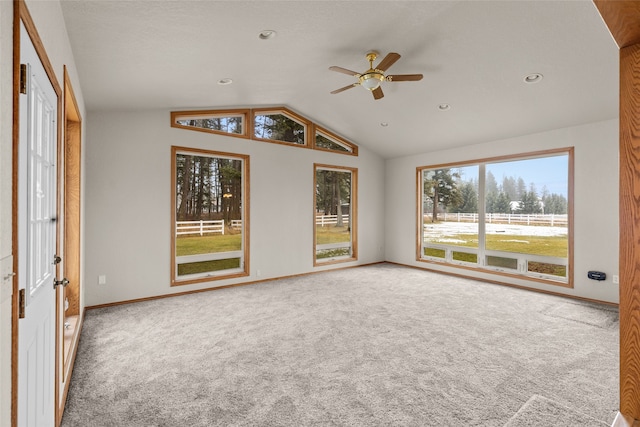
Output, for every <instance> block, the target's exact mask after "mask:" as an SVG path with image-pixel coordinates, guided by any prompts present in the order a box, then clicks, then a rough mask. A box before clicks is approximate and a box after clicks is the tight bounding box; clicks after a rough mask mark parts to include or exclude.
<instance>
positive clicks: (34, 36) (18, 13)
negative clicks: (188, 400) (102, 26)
mask: <svg viewBox="0 0 640 427" xmlns="http://www.w3.org/2000/svg"><path fill="white" fill-rule="evenodd" d="M21 23H22V24H24V26H25V28H26V30H27V34H28V35H29V37H30V38H31V41H32V43H33V46H34V47H35V50H36V52H37V54H38V57H39V58H40V61H41V62H42V65H43V67H44V69H45V71H46V73H47V77H48V78H49V81H50V82H51V85H52V86H53V90H54V92H55V93H56V97H57V132H56V133H57V138H58V139H57V144H58V155H59V154H60V148H61V143H62V139H61V137H62V127H61V123H62V90H61V88H60V84H59V83H58V80H57V78H56V74H55V72H54V70H53V67H52V65H51V62H50V61H49V57H48V56H47V53H46V51H45V48H44V44H43V43H42V39H41V38H40V35H39V34H38V31H37V29H36V26H35V24H34V22H33V19H32V18H31V14H30V13H29V10H28V9H27V5H26V4H25V1H24V0H13V123H12V189H11V211H12V212H11V222H12V225H11V233H12V236H11V250H12V252H13V271H14V272H15V273H16V274H15V275H14V276H13V289H12V291H13V292H12V297H11V425H12V426H17V425H18V363H19V354H18V319H19V316H18V289H19V286H18V283H19V280H20V276H19V270H18V258H19V256H18V253H19V252H18V246H19V241H18V178H19V170H18V169H19V164H18V150H19V147H20V24H21ZM56 200H60V195H59V194H57V195H56ZM58 205H59V203H58ZM59 212H60V206H58V212H57V213H56V216H59ZM59 224H60V222H58V225H57V227H58V229H59V227H60V225H59ZM56 235H58V236H59V232H58V231H56ZM56 240H57V242H56V248H57V250H59V247H60V241H59V238H58V239H56ZM55 382H56V384H57V382H58V380H57V378H56V380H55ZM52 391H53V392H55V390H52ZM54 413H55V419H57V417H58V414H57V405H55V409H54Z"/></svg>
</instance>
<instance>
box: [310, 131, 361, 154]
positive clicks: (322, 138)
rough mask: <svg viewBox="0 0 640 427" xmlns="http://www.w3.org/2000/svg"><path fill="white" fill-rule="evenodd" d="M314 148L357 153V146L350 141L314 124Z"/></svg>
mask: <svg viewBox="0 0 640 427" xmlns="http://www.w3.org/2000/svg"><path fill="white" fill-rule="evenodd" d="M313 148H315V149H316V150H324V151H337V152H342V153H345V154H353V155H354V156H357V155H358V147H357V146H356V145H355V144H352V143H350V142H349V141H347V140H346V139H344V138H340V137H339V136H337V135H336V134H334V133H332V132H329V131H328V130H326V129H324V128H321V127H319V126H316V128H315V140H314V146H313Z"/></svg>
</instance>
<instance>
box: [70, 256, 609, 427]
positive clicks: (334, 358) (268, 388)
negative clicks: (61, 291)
mask: <svg viewBox="0 0 640 427" xmlns="http://www.w3.org/2000/svg"><path fill="white" fill-rule="evenodd" d="M131 286H135V284H131ZM564 303H570V304H572V307H571V309H572V314H571V316H570V318H567V317H566V316H564V317H563V316H557V315H549V314H547V313H552V314H554V313H555V314H558V313H560V312H562V310H560V309H558V308H556V307H558V306H559V304H564ZM574 306H575V307H574ZM593 308H594V305H593V304H582V303H581V302H579V301H575V302H574V301H573V300H568V299H566V298H561V297H556V296H552V295H547V294H542V293H535V292H530V291H526V290H521V289H515V288H510V287H505V286H499V285H493V284H488V283H483V282H478V281H474V280H469V279H463V278H458V277H453V276H446V275H442V274H437V273H434V272H428V271H424V270H418V269H412V268H406V267H401V266H397V265H393V264H377V265H372V266H366V267H358V268H350V269H342V270H333V271H326V272H320V273H317V274H311V275H307V276H301V277H295V278H287V279H280V280H275V281H271V282H265V283H260V284H256V285H249V286H241V287H235V288H228V289H220V290H216V291H212V292H204V293H198V294H191V295H184V296H180V297H174V298H165V299H159V300H153V301H145V302H139V303H135V304H127V305H120V306H113V307H108V308H102V309H93V310H88V311H87V313H86V317H85V322H84V327H83V330H82V333H81V338H80V343H79V347H78V353H77V359H76V362H75V368H74V372H73V374H72V379H71V383H70V386H69V393H68V399H67V402H66V408H65V412H64V416H63V420H62V426H63V427H76V426H82V427H103V426H105V427H106V426H110V427H111V426H116V427H129V426H131V427H142V426H166V427H173V426H176V427H178V426H190V427H191V426H207V427H210V426H458V425H464V426H487V427H492V426H495V427H503V426H504V425H505V423H507V422H509V420H511V419H512V418H513V417H514V414H517V413H518V412H519V411H520V410H521V408H522V407H523V405H524V404H525V403H526V402H527V401H529V400H530V398H531V396H534V395H539V396H545V398H546V399H548V400H550V401H551V402H553V404H557V405H561V406H562V407H566V408H569V409H570V410H571V411H574V412H576V413H579V414H584V415H586V416H588V417H591V418H593V419H596V420H602V421H603V422H605V423H606V422H609V424H610V422H611V421H612V420H613V419H614V418H615V416H616V414H617V410H618V402H619V399H618V378H619V376H618V357H619V356H618V351H619V350H618V340H619V333H618V328H617V327H616V326H615V324H611V325H610V326H611V327H600V326H602V325H604V324H608V323H607V322H598V324H599V325H600V326H598V325H594V324H591V323H593V322H592V320H593V315H594V312H593ZM590 322H591V323H590ZM537 403H539V402H537V401H536V402H534V404H537ZM534 404H531V405H529V407H531V408H533V409H535V408H536V406H534ZM525 409H526V408H525ZM521 412H524V411H521ZM534 425H535V424H531V423H530V424H529V426H534ZM540 427H543V425H540ZM544 427H548V426H547V425H544Z"/></svg>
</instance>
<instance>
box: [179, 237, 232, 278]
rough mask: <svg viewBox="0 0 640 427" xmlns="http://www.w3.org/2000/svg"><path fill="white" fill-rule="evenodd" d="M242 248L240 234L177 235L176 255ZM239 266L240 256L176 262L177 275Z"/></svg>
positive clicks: (229, 250)
mask: <svg viewBox="0 0 640 427" xmlns="http://www.w3.org/2000/svg"><path fill="white" fill-rule="evenodd" d="M241 249H242V234H240V233H238V234H225V235H220V234H210V235H205V236H178V237H177V238H176V256H185V255H200V254H210V253H218V252H231V251H239V250H241ZM231 268H240V258H229V259H220V260H214V261H202V262H190V263H184V264H178V276H184V275H187V274H198V273H206V272H208V271H222V270H228V269H231Z"/></svg>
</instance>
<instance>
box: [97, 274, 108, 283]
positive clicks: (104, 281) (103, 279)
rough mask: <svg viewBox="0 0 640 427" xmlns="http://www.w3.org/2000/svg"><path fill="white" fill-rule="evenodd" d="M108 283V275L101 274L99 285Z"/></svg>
mask: <svg viewBox="0 0 640 427" xmlns="http://www.w3.org/2000/svg"><path fill="white" fill-rule="evenodd" d="M106 284H107V276H104V275H101V276H98V285H106Z"/></svg>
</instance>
